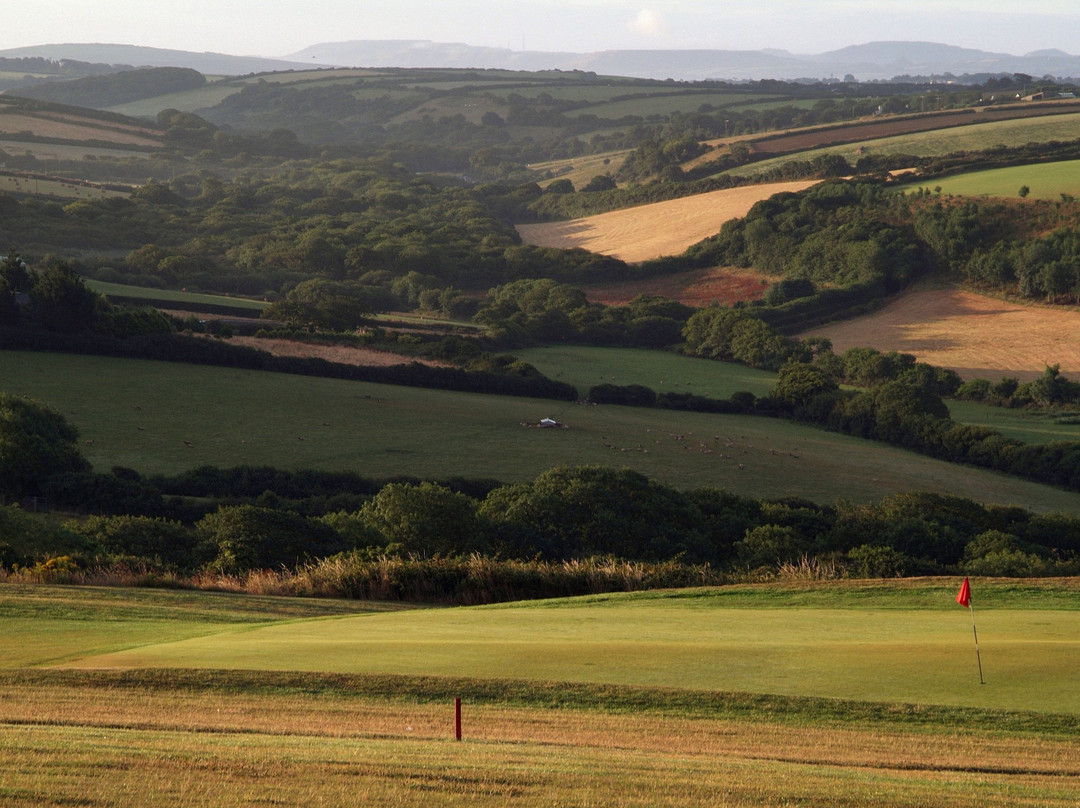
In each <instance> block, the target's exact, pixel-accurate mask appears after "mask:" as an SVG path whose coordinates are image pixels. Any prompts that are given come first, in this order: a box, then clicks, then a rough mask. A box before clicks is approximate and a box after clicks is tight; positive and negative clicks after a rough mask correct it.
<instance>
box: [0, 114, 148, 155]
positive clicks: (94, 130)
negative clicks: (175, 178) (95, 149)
mask: <svg viewBox="0 0 1080 808" xmlns="http://www.w3.org/2000/svg"><path fill="white" fill-rule="evenodd" d="M18 132H29V133H30V134H32V135H35V136H36V137H49V138H60V139H63V140H92V141H108V142H110V143H117V144H121V145H124V146H151V147H156V146H160V145H161V140H160V137H159V136H158V135H157V133H156V132H154V131H153V130H152V129H142V128H139V127H135V126H126V125H124V124H111V123H103V122H102V121H98V120H94V119H93V118H80V117H77V116H74V115H73V116H70V117H63V118H59V117H56V118H54V117H49V116H44V115H24V114H22V113H18V112H9V111H6V110H3V109H0V134H8V135H11V134H15V133H18Z"/></svg>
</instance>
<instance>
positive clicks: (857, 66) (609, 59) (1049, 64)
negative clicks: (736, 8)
mask: <svg viewBox="0 0 1080 808" xmlns="http://www.w3.org/2000/svg"><path fill="white" fill-rule="evenodd" d="M0 55H2V54H0ZM286 58H288V59H290V60H293V61H298V62H303V63H305V64H307V65H311V64H313V63H314V64H324V65H337V66H346V67H474V68H499V69H511V70H515V69H516V70H586V71H592V72H595V73H600V74H606V75H616V76H630V77H635V78H654V79H668V78H672V79H676V80H684V81H700V80H705V79H717V80H736V81H739V80H761V79H787V80H791V79H803V78H805V79H827V78H830V77H836V78H843V77H844V76H846V75H848V74H851V75H853V76H854V77H855V78H856V79H857V80H859V81H877V80H888V79H892V78H895V77H897V76H916V77H927V78H928V77H932V76H942V75H944V74H952V75H953V76H957V77H959V76H963V75H965V74H967V75H986V74H991V75H993V74H1000V73H1010V74H1012V73H1024V74H1027V75H1031V76H1035V77H1041V76H1044V75H1051V76H1054V77H1056V78H1073V77H1077V76H1080V56H1072V55H1070V54H1067V53H1064V52H1063V51H1057V50H1043V51H1036V52H1033V53H1029V54H1027V55H1024V56H1013V55H1011V54H1007V53H991V52H988V51H981V50H973V49H969V48H960V47H956V46H953V45H942V44H938V43H933V42H871V43H867V44H863V45H854V46H851V47H848V48H842V49H840V50H836V51H830V52H827V53H821V54H817V55H806V54H804V55H799V54H792V53H789V52H787V51H781V50H757V51H731V50H611V51H601V52H597V53H552V52H540V51H512V50H509V49H506V48H478V47H473V46H470V45H465V44H461V43H445V42H432V41H429V40H355V41H352V42H329V43H322V44H319V45H312V46H311V47H308V48H305V49H304V50H302V51H299V52H297V53H294V54H292V55H291V56H288V57H286Z"/></svg>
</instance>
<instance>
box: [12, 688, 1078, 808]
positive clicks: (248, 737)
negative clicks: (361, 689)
mask: <svg viewBox="0 0 1080 808" xmlns="http://www.w3.org/2000/svg"><path fill="white" fill-rule="evenodd" d="M463 738H464V740H463V742H461V743H455V742H454V741H453V740H452V739H453V707H452V704H450V703H432V702H416V701H412V700H409V699H376V698H371V697H356V698H354V697H349V696H342V695H336V696H334V695H330V696H328V695H323V694H307V693H294V694H280V693H274V692H271V693H263V694H259V695H253V694H248V693H243V692H230V691H228V690H225V689H221V690H215V691H213V692H190V691H184V690H179V691H176V690H160V689H151V690H146V689H142V688H139V687H130V686H112V687H100V688H98V687H94V688H89V689H88V688H86V687H68V686H64V685H53V684H50V685H45V686H40V685H38V684H36V683H35V684H33V685H29V684H27V685H18V684H15V685H9V686H7V687H5V688H4V689H3V690H2V691H0V750H3V751H2V753H3V755H4V760H5V764H4V767H3V770H2V771H0V801H2V802H3V803H4V804H5V805H32V804H33V805H70V804H86V805H90V804H92V805H106V806H121V805H150V804H153V805H165V806H172V805H177V806H179V805H190V804H199V805H213V806H217V805H222V806H224V805H230V806H231V805H253V804H264V803H265V804H274V805H305V806H309V805H340V804H364V805H404V804H417V805H420V804H423V805H435V806H441V805H469V806H500V808H501V806H507V805H513V806H547V805H555V804H558V805H582V806H584V805H590V806H683V805H691V804H693V805H725V806H766V805H770V806H771V805H796V804H799V805H801V804H810V805H825V806H841V805H858V804H863V805H866V804H874V805H878V806H886V807H889V806H897V807H899V806H911V805H923V806H930V807H931V808H935V807H936V806H941V807H942V808H944V807H945V806H951V805H957V804H972V805H974V804H977V805H981V806H1001V807H1002V808H1004V806H1016V805H1040V806H1066V805H1073V804H1075V802H1074V798H1075V792H1074V791H1073V790H1072V789H1073V787H1074V783H1075V779H1074V778H1075V777H1077V776H1080V764H1078V763H1077V760H1078V759H1080V742H1078V741H1077V740H1076V739H1075V738H1067V737H1057V738H1052V739H1051V738H1035V737H1023V736H1016V735H1008V736H1007V735H1004V734H1001V735H997V734H990V733H985V732H964V731H963V730H962V728H957V730H955V731H953V730H951V729H949V728H942V729H940V730H934V731H925V730H924V731H905V730H903V729H897V728H888V727H887V728H883V729H877V728H873V727H869V726H866V725H856V726H839V727H833V728H828V727H821V726H797V725H793V724H792V723H791V722H784V721H782V720H780V721H775V722H772V721H746V720H738V719H729V718H687V717H678V716H665V715H661V714H657V713H645V714H609V713H604V712H599V711H592V710H574V709H539V708H512V707H511V708H508V707H501V706H493V705H472V704H469V703H465V704H464V705H463Z"/></svg>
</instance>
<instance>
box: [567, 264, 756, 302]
mask: <svg viewBox="0 0 1080 808" xmlns="http://www.w3.org/2000/svg"><path fill="white" fill-rule="evenodd" d="M773 280H775V278H772V277H770V276H768V275H764V274H762V273H760V272H757V271H755V270H752V269H735V268H732V267H713V268H712V269H694V270H690V271H689V272H679V273H678V274H675V275H665V276H664V277H661V278H648V279H646V280H642V281H629V282H627V283H609V284H605V285H603V286H589V287H586V288H585V294H586V295H588V298H589V302H591V303H604V304H605V305H608V306H625V305H626V304H628V303H629V302H630V301H631V300H633V299H634V298H635V297H637V296H638V295H659V296H661V297H666V298H669V299H671V300H678V301H679V302H680V303H685V304H686V305H688V306H695V307H699V308H702V307H705V306H711V305H712V304H713V303H719V304H720V305H721V306H730V305H732V304H733V303H737V302H738V301H740V300H757V299H758V298H760V297H761V296H762V295H763V294H765V290H766V289H767V288H768V285H769V283H770V282H771V281H773Z"/></svg>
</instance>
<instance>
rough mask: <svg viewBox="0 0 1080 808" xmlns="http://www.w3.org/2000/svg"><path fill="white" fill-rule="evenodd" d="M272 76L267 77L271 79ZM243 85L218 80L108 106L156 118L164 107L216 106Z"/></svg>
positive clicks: (195, 108)
mask: <svg viewBox="0 0 1080 808" xmlns="http://www.w3.org/2000/svg"><path fill="white" fill-rule="evenodd" d="M269 79H270V77H269V76H268V77H267V80H269ZM242 88H243V85H242V84H240V83H234V82H228V83H226V82H216V83H212V84H207V85H206V86H205V87H198V88H195V89H192V90H183V91H181V92H178V93H166V94H165V95H157V96H154V97H153V98H143V99H140V100H138V101H128V102H127V103H124V104H116V105H114V106H111V107H106V110H107V111H108V112H117V113H119V114H121V115H130V116H131V117H133V118H156V117H157V114H158V113H159V112H161V111H162V110H164V109H176V110H179V111H180V112H197V111H198V110H200V109H208V108H210V107H213V106H216V105H218V104H220V103H221V102H222V101H224V100H225V99H226V98H228V97H229V96H231V95H235V94H236V93H238V92H240V90H241V89H242Z"/></svg>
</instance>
